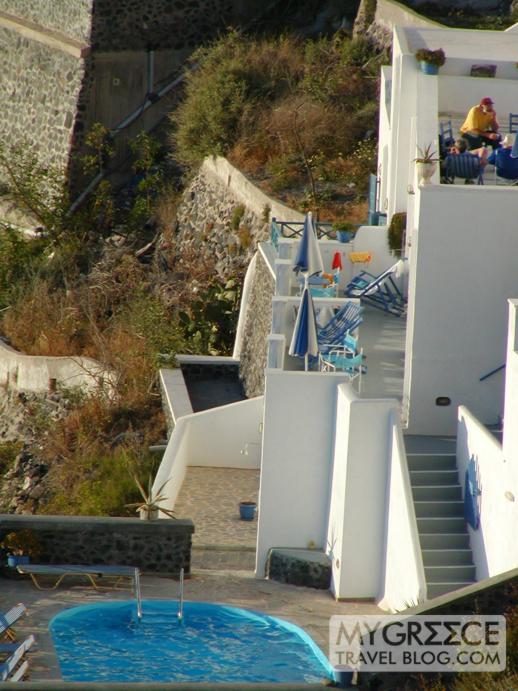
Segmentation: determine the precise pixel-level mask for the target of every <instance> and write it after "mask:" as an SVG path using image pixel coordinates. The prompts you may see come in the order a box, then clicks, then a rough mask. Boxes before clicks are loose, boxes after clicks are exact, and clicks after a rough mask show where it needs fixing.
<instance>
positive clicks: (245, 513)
mask: <svg viewBox="0 0 518 691" xmlns="http://www.w3.org/2000/svg"><path fill="white" fill-rule="evenodd" d="M256 509H257V504H256V503H255V501H241V502H239V518H240V519H241V520H242V521H253V520H254V518H255V510H256Z"/></svg>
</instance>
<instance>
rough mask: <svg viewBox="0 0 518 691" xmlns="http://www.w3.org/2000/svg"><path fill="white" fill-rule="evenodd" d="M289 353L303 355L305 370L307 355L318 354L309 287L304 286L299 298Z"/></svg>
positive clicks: (315, 326) (296, 355)
mask: <svg viewBox="0 0 518 691" xmlns="http://www.w3.org/2000/svg"><path fill="white" fill-rule="evenodd" d="M288 352H289V354H290V355H294V356H295V357H303V358H304V364H305V369H306V372H307V370H308V361H309V356H310V355H312V356H314V357H316V356H317V355H318V340H317V325H316V321H315V308H314V306H313V299H312V297H311V293H310V292H309V288H308V287H307V286H306V287H305V288H304V292H303V293H302V297H301V299H300V306H299V311H298V314H297V319H296V321H295V327H294V329H293V336H292V339H291V343H290V349H289V351H288Z"/></svg>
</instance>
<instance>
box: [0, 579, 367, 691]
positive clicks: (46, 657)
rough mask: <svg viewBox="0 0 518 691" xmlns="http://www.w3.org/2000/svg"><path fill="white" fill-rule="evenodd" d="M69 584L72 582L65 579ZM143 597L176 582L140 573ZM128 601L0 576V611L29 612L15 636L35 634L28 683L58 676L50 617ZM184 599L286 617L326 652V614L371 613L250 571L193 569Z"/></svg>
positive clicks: (171, 594) (168, 595) (169, 592)
mask: <svg viewBox="0 0 518 691" xmlns="http://www.w3.org/2000/svg"><path fill="white" fill-rule="evenodd" d="M69 583H73V582H72V581H69ZM142 595H143V598H144V599H173V600H175V599H177V595H178V583H177V582H176V581H174V580H172V579H169V578H159V577H156V576H144V577H143V578H142ZM127 599H131V594H130V593H129V592H128V591H120V590H119V591H117V590H113V591H108V592H102V593H99V592H97V591H95V590H93V589H92V588H88V587H85V586H83V585H79V582H78V585H72V586H70V585H68V586H67V585H66V583H64V584H63V585H62V586H60V587H59V588H58V590H54V591H48V592H40V591H38V590H36V589H35V588H34V587H33V586H32V585H31V584H30V582H29V581H27V580H16V581H14V580H9V579H4V578H0V611H5V610H6V609H8V608H9V607H11V606H12V605H13V604H15V603H17V602H23V603H24V604H25V605H26V606H27V608H28V610H29V616H28V617H26V618H24V619H23V620H22V621H21V622H20V624H19V625H17V626H16V631H17V633H18V635H19V636H23V635H29V634H30V633H33V634H35V637H36V642H37V645H36V648H35V650H34V652H32V651H31V652H30V653H29V664H30V670H31V675H30V678H31V680H32V681H41V680H48V679H58V678H60V674H59V667H58V664H57V660H56V656H55V652H54V646H53V644H52V640H51V637H50V634H49V632H48V624H49V621H50V619H51V618H52V617H53V616H54V615H56V614H57V613H58V612H60V611H62V610H63V609H66V608H69V607H75V606H78V605H85V604H93V603H96V602H99V601H107V600H127ZM185 599H186V600H192V601H207V602H219V603H226V604H230V605H236V606H239V607H245V608H247V609H254V610H259V611H262V612H266V613H267V614H271V615H275V616H278V617H281V618H283V619H287V620H288V621H291V622H293V623H295V624H298V625H299V626H301V627H302V628H304V629H305V630H306V631H307V632H308V634H309V635H310V636H311V637H312V638H313V640H314V641H315V642H316V643H317V644H318V645H319V646H320V647H321V649H322V650H323V651H324V653H326V654H327V653H328V627H329V617H330V616H331V615H333V614H353V613H363V614H367V613H376V612H379V610H378V609H377V607H376V606H375V605H374V604H370V603H344V602H335V600H334V599H333V597H332V596H331V594H330V593H329V592H327V591H321V590H314V589H312V588H300V587H296V586H291V585H285V584H283V583H276V582H274V581H265V580H258V579H255V578H254V577H253V576H252V575H251V573H250V572H239V571H232V572H226V571H219V572H215V571H210V572H207V571H198V572H195V573H194V574H193V576H192V578H190V579H189V580H186V582H185Z"/></svg>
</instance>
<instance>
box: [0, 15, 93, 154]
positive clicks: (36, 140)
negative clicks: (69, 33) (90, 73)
mask: <svg viewBox="0 0 518 691" xmlns="http://www.w3.org/2000/svg"><path fill="white" fill-rule="evenodd" d="M0 59H1V62H2V79H1V80H0V104H1V106H0V114H1V117H0V139H2V140H5V141H7V142H17V143H19V144H22V143H25V142H26V143H27V144H28V146H29V148H34V149H35V150H37V151H38V157H39V158H40V160H42V161H45V162H46V163H52V164H55V165H57V166H59V167H61V168H62V167H64V166H65V165H66V162H67V158H68V149H69V146H70V140H71V136H72V131H73V128H74V123H75V119H76V105H77V99H78V95H79V92H80V90H81V84H82V80H83V75H84V65H83V62H82V61H80V60H78V59H77V58H75V57H73V56H71V55H69V54H67V53H65V52H61V51H59V50H55V49H53V48H51V47H49V46H46V45H44V44H42V43H38V42H36V41H30V40H28V39H27V38H24V37H22V36H20V35H18V34H17V33H16V32H15V31H12V30H10V29H6V28H2V27H0Z"/></svg>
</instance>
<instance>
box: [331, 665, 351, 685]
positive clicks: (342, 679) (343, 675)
mask: <svg viewBox="0 0 518 691" xmlns="http://www.w3.org/2000/svg"><path fill="white" fill-rule="evenodd" d="M353 676H354V672H353V670H352V669H335V671H334V677H335V682H336V685H337V686H338V688H339V689H349V688H350V687H351V684H352V683H353Z"/></svg>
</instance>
